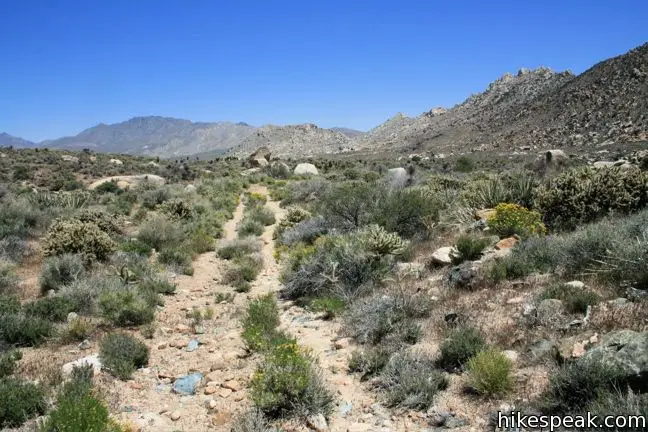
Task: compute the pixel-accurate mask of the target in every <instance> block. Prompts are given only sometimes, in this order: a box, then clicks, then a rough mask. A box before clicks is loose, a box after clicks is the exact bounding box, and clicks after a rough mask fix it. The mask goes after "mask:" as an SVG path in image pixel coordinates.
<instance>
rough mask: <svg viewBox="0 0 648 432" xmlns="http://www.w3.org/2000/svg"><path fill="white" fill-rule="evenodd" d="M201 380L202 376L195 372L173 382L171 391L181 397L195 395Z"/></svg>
mask: <svg viewBox="0 0 648 432" xmlns="http://www.w3.org/2000/svg"><path fill="white" fill-rule="evenodd" d="M202 379H203V374H201V373H199V372H196V373H193V374H191V375H185V376H183V377H180V378H178V379H176V380H175V382H174V383H173V391H174V392H175V393H178V394H182V395H192V394H195V393H196V389H197V388H198V386H199V385H200V382H201V381H202Z"/></svg>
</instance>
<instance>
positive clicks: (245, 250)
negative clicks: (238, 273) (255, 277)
mask: <svg viewBox="0 0 648 432" xmlns="http://www.w3.org/2000/svg"><path fill="white" fill-rule="evenodd" d="M260 250H261V245H260V244H259V241H258V240H257V239H255V238H254V237H244V238H238V239H236V240H232V241H229V242H227V243H225V244H224V245H223V246H221V248H220V249H218V252H217V255H218V257H219V258H222V259H226V260H231V259H234V258H238V257H242V256H245V255H249V254H252V253H256V252H259V251H260Z"/></svg>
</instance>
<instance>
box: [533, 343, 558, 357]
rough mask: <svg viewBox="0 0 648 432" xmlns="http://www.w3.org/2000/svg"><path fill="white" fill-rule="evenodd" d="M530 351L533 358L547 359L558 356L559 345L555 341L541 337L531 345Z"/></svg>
mask: <svg viewBox="0 0 648 432" xmlns="http://www.w3.org/2000/svg"><path fill="white" fill-rule="evenodd" d="M529 353H530V354H531V358H532V359H533V360H546V359H550V358H556V355H557V354H558V347H557V346H556V343H555V342H552V341H550V340H547V339H541V340H539V341H537V342H535V343H533V344H532V345H531V346H530V347H529Z"/></svg>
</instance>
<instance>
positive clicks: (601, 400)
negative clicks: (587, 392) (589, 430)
mask: <svg viewBox="0 0 648 432" xmlns="http://www.w3.org/2000/svg"><path fill="white" fill-rule="evenodd" d="M587 411H589V412H591V413H592V415H595V416H597V417H598V418H604V417H605V416H606V415H610V413H614V415H615V416H623V417H627V418H628V419H629V418H631V416H634V417H636V416H641V417H643V418H644V419H645V418H648V394H645V393H644V394H638V393H634V392H632V391H625V389H617V390H615V391H612V392H604V393H603V394H602V395H600V396H599V397H598V398H597V399H596V400H595V401H594V402H592V403H591V404H589V405H588V407H587ZM641 417H640V418H639V421H641ZM639 426H642V424H641V423H638V424H632V423H631V422H630V421H629V422H628V424H627V426H626V427H624V428H622V427H618V428H616V427H604V426H602V427H600V428H598V429H597V430H601V431H607V432H621V431H623V432H632V431H636V430H637V429H638V427H639Z"/></svg>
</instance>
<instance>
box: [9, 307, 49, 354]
mask: <svg viewBox="0 0 648 432" xmlns="http://www.w3.org/2000/svg"><path fill="white" fill-rule="evenodd" d="M53 333H54V327H53V326H52V323H51V322H49V321H47V320H44V319H42V318H38V317H34V316H29V315H25V314H22V313H17V314H6V315H0V339H2V340H4V341H5V342H7V343H9V344H14V345H18V346H38V345H40V344H41V343H43V342H44V341H45V339H47V338H48V337H50V336H51V335H52V334H53Z"/></svg>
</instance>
